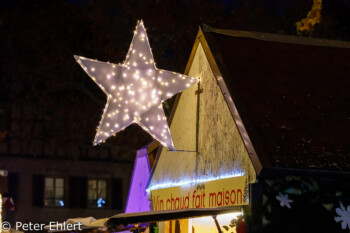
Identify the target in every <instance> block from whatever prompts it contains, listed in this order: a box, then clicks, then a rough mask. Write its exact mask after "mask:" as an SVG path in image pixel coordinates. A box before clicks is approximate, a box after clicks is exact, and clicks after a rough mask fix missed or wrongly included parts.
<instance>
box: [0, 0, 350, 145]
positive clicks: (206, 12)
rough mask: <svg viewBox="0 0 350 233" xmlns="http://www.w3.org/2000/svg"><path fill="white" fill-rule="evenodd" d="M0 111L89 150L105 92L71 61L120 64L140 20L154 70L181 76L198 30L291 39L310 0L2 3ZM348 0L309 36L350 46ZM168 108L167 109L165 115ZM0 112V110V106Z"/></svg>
mask: <svg viewBox="0 0 350 233" xmlns="http://www.w3.org/2000/svg"><path fill="white" fill-rule="evenodd" d="M0 4H1V7H0V51H1V56H0V64H1V65H0V77H1V78H0V105H6V104H8V103H9V102H11V103H14V104H16V105H19V106H27V107H30V108H32V109H33V111H34V112H35V115H37V116H38V117H39V118H42V119H48V122H49V123H48V124H47V126H46V129H45V130H44V131H43V137H45V138H50V139H51V140H54V141H57V143H58V144H65V143H68V142H69V143H78V144H86V145H91V144H92V139H93V137H94V136H95V129H96V126H97V125H98V122H99V121H100V117H101V114H102V111H103V107H104V105H105V100H106V97H105V95H104V93H103V92H102V91H101V90H100V89H99V88H98V87H97V86H96V85H95V83H94V82H93V81H92V80H90V78H89V77H88V76H87V75H86V74H85V72H83V70H82V69H81V68H80V67H79V65H78V64H77V63H76V62H75V60H74V58H73V55H74V54H77V55H81V56H85V57H89V58H95V59H98V60H100V61H110V62H113V63H119V62H122V61H123V60H124V58H125V55H126V53H127V50H128V48H129V45H130V42H131V39H132V35H133V34H132V32H133V30H134V29H135V25H136V23H137V20H138V19H143V20H144V23H145V26H146V28H147V30H148V31H147V32H148V36H149V39H150V44H151V47H152V49H153V54H154V58H155V62H156V63H157V67H158V68H162V69H167V70H172V71H176V72H180V73H181V72H184V69H185V66H186V63H187V61H188V58H189V55H190V52H191V48H192V46H193V42H194V40H195V35H196V33H197V31H198V27H199V25H201V24H202V23H205V24H208V25H210V26H212V27H215V28H226V29H235V30H248V31H259V32H272V33H280V34H291V35H296V34H297V33H296V29H295V23H296V22H297V21H299V20H300V19H302V18H304V17H305V16H306V14H307V12H308V11H309V10H310V9H311V5H312V1H310V0H297V1H294V0H286V1H278V0H258V1H247V0H237V1H229V0H221V1H200V0H193V1H189V0H188V1H185V0H182V1H170V0H169V1H159V0H158V1H143V0H130V1H109V0H99V1H92V0H90V1H82V0H70V1H68V0H65V1H58V0H57V1H1V3H0ZM349 12H350V1H348V0H342V1H340V0H328V1H324V2H323V9H322V14H321V15H322V18H321V23H320V24H318V25H316V27H315V28H314V30H313V32H311V33H309V34H308V36H312V37H321V38H329V39H337V40H350V13H349ZM171 104H172V101H168V102H166V103H165V104H164V108H165V111H166V112H167V113H169V112H170V109H171ZM0 107H1V106H0ZM151 141H152V138H151V137H150V136H148V135H147V133H143V132H142V131H140V130H139V128H138V127H137V126H132V127H130V128H128V129H127V130H125V131H124V132H122V133H121V134H119V135H118V136H117V137H115V138H114V139H111V140H109V141H107V143H109V144H113V145H114V146H118V147H122V148H131V149H138V148H140V147H141V146H143V145H145V144H147V143H149V142H151Z"/></svg>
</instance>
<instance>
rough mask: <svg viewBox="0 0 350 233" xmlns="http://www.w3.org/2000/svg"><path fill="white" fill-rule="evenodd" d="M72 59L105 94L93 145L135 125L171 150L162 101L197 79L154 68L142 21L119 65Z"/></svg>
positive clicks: (79, 57)
mask: <svg viewBox="0 0 350 233" xmlns="http://www.w3.org/2000/svg"><path fill="white" fill-rule="evenodd" d="M74 57H75V59H76V60H77V62H78V63H79V64H80V65H81V67H82V68H83V69H84V70H85V72H86V73H87V74H88V75H89V76H90V77H91V79H92V80H94V81H95V83H96V84H97V85H98V86H99V87H100V88H101V89H102V90H103V91H104V92H105V93H106V95H107V104H106V106H105V109H104V111H103V115H102V119H101V121H100V124H99V126H98V128H97V132H96V136H95V139H94V142H93V144H94V145H97V144H99V143H101V142H104V141H105V140H106V139H107V138H109V137H111V136H112V135H115V134H116V133H117V132H119V131H121V130H123V129H124V128H126V127H127V126H129V125H130V124H132V123H137V124H138V125H140V126H141V127H142V128H143V129H144V130H146V131H147V132H148V133H149V134H151V135H152V136H153V138H155V139H157V140H158V141H159V142H161V143H162V144H163V145H166V146H168V147H169V148H170V149H173V150H174V144H173V141H172V139H171V135H170V130H169V126H168V122H167V118H166V116H165V114H164V110H163V107H162V102H163V101H165V100H166V99H168V98H170V97H172V96H173V95H175V94H177V93H178V92H180V91H182V90H184V89H186V88H187V87H189V86H191V85H193V84H195V83H196V82H197V80H196V79H195V78H192V77H188V76H186V75H182V74H178V73H175V72H171V71H167V70H160V69H157V67H156V66H155V63H154V60H153V55H152V52H151V48H150V45H149V41H148V37H147V34H146V29H145V28H144V25H143V22H142V20H141V21H139V22H138V24H137V26H136V30H135V32H134V37H133V39H132V42H131V45H130V48H129V51H128V54H127V55H126V59H125V61H124V63H123V64H112V63H109V62H100V61H97V60H93V59H88V58H84V57H81V56H74Z"/></svg>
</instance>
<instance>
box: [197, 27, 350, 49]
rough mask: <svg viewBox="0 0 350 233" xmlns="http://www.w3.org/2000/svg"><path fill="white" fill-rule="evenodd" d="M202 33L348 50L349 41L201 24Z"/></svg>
mask: <svg viewBox="0 0 350 233" xmlns="http://www.w3.org/2000/svg"><path fill="white" fill-rule="evenodd" d="M203 31H204V32H210V33H217V34H222V35H227V36H234V37H245V38H251V39H256V40H263V41H272V42H280V43H287V44H299V45H311V46H324V47H336V48H350V42H349V41H343V40H330V39H321V38H314V37H299V36H293V35H285V34H275V33H262V32H252V31H239V30H228V29H218V28H212V27H210V26H208V25H206V24H203Z"/></svg>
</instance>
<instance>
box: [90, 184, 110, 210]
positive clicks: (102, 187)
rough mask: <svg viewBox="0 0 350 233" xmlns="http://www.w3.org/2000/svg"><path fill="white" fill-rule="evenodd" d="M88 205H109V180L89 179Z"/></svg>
mask: <svg viewBox="0 0 350 233" xmlns="http://www.w3.org/2000/svg"><path fill="white" fill-rule="evenodd" d="M88 188H89V190H88V207H92V208H105V207H106V206H107V181H106V180H104V179H89V187H88Z"/></svg>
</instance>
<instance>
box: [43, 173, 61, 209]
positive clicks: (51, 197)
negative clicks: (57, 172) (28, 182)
mask: <svg viewBox="0 0 350 233" xmlns="http://www.w3.org/2000/svg"><path fill="white" fill-rule="evenodd" d="M44 203H45V206H51V207H53V206H58V207H63V206H64V180H63V178H57V177H46V178H45V200H44Z"/></svg>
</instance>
